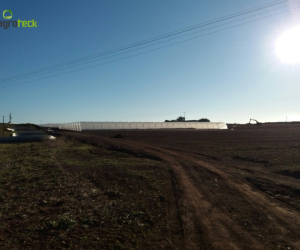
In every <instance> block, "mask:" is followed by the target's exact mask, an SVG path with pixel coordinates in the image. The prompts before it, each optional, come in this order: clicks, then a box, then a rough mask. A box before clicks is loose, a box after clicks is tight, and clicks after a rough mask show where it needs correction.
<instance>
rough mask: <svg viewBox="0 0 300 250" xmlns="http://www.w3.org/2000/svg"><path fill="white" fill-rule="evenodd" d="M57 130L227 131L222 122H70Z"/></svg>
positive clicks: (61, 125)
mask: <svg viewBox="0 0 300 250" xmlns="http://www.w3.org/2000/svg"><path fill="white" fill-rule="evenodd" d="M59 129H66V130H73V131H82V130H123V129H124V130H137V129H138V130H143V129H227V125H226V123H224V122H71V123H65V124H60V125H59Z"/></svg>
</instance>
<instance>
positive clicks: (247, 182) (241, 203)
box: [62, 124, 300, 250]
mask: <svg viewBox="0 0 300 250" xmlns="http://www.w3.org/2000/svg"><path fill="white" fill-rule="evenodd" d="M62 134H65V135H69V136H72V137H75V138H76V139H78V140H81V141H84V142H86V143H92V144H93V143H94V144H96V143H99V142H103V141H105V142H107V143H111V144H112V145H114V147H115V149H116V150H117V151H122V152H128V153H130V152H131V154H137V155H138V154H140V155H141V156H142V155H149V156H154V157H158V158H159V159H161V160H162V161H163V162H164V163H166V164H167V165H168V166H169V167H170V169H171V171H172V173H174V176H173V179H172V184H173V194H172V195H171V194H169V196H168V197H167V200H168V209H167V211H168V218H167V224H168V228H169V232H168V234H169V236H168V241H169V242H170V245H171V246H172V247H173V249H243V250H244V249H300V211H299V210H300V183H299V173H300V154H299V153H300V150H299V149H300V125H299V124H263V125H261V126H256V125H234V126H233V125H232V126H230V127H229V129H228V130H218V131H196V130H188V131H187V130H172V131H162V130H161V131H86V132H81V133H78V132H63V133H62ZM117 134H120V135H122V136H118V137H119V138H113V137H114V136H115V135H117ZM174 197H175V199H174Z"/></svg>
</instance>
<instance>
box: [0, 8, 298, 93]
mask: <svg viewBox="0 0 300 250" xmlns="http://www.w3.org/2000/svg"><path fill="white" fill-rule="evenodd" d="M296 8H299V7H296ZM296 8H294V9H296ZM287 11H289V10H285V11H282V12H278V13H275V14H272V15H267V16H264V17H261V18H258V19H255V20H251V21H248V22H244V23H241V24H238V25H234V26H230V27H228V28H224V29H220V30H217V31H214V32H210V33H206V34H203V35H200V36H196V37H192V38H189V39H186V40H182V41H179V42H176V43H173V44H169V45H166V46H162V47H159V48H156V49H152V50H148V51H144V52H141V53H137V54H134V55H130V56H126V57H123V58H119V59H115V60H111V61H108V62H103V63H100V64H96V65H92V66H88V67H85V68H80V69H76V70H72V71H68V72H64V73H60V74H56V75H52V76H48V77H44V78H39V79H36V80H30V81H27V82H23V83H19V84H14V85H8V86H4V87H2V88H0V89H3V88H8V87H13V86H17V85H22V84H26V83H30V82H35V81H39V80H44V79H48V78H52V77H56V76H60V75H65V74H69V73H72V72H77V71H81V70H85V69H89V68H93V67H98V66H101V65H105V64H109V63H113V62H116V61H121V60H124V59H128V58H131V57H135V56H138V55H142V54H146V53H149V52H152V51H156V50H160V49H163V48H166V47H170V46H174V45H176V44H180V43H183V42H187V41H190V40H193V39H197V38H200V37H204V36H207V35H211V34H214V33H217V32H221V31H224V30H228V29H232V28H235V27H238V26H241V25H245V24H248V23H251V22H255V21H258V20H262V19H265V18H268V17H271V16H274V15H278V14H282V13H285V12H287ZM262 14H264V13H262ZM257 15H261V14H256V15H252V16H250V17H253V16H257ZM250 17H246V18H242V19H239V20H235V21H231V22H227V23H225V24H221V25H217V26H213V27H211V28H216V27H219V26H223V25H226V24H229V23H233V22H237V21H241V20H244V19H248V18H250ZM211 28H207V29H205V30H208V29H211ZM201 31H204V30H201ZM201 31H197V32H194V33H190V34H187V35H182V36H180V37H184V36H188V35H192V34H195V33H199V32H201ZM180 37H177V38H172V39H169V40H167V41H170V40H174V39H178V38H180ZM167 41H163V42H167ZM163 42H159V43H156V44H154V45H157V44H160V43H163ZM150 46H153V45H147V46H145V47H142V48H139V49H143V48H146V47H150ZM136 50H138V49H134V50H131V51H129V52H132V51H136ZM124 53H128V52H123V53H119V54H117V55H120V54H124ZM117 55H114V56H117ZM109 57H112V56H108V57H105V58H103V59H106V58H109ZM98 60H99V59H98ZM98 60H94V61H98ZM94 61H92V62H94ZM82 64H86V63H82ZM82 64H77V65H75V66H78V65H82ZM70 67H72V66H70ZM67 68H68V67H67ZM64 69H66V68H64ZM57 70H61V69H57ZM57 70H54V71H57ZM48 73H49V72H48ZM43 74H45V73H43ZM38 75H39V74H38ZM0 84H1V83H0ZM2 84H3V83H2Z"/></svg>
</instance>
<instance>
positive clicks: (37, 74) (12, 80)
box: [0, 6, 286, 84]
mask: <svg viewBox="0 0 300 250" xmlns="http://www.w3.org/2000/svg"><path fill="white" fill-rule="evenodd" d="M282 8H286V7H285V6H284V7H280V8H276V9H273V10H272V11H274V10H278V9H282ZM263 14H265V12H264V13H259V14H254V15H251V16H248V17H246V18H240V19H238V20H234V21H230V22H226V23H221V24H219V25H215V26H212V27H208V28H206V29H202V30H199V31H195V32H192V33H188V34H184V35H181V36H177V37H173V38H170V39H168V40H164V41H160V42H157V43H153V44H150V45H146V46H143V47H140V48H135V49H132V50H129V51H124V52H121V53H117V54H114V55H110V56H106V57H103V58H100V59H95V60H91V61H88V62H82V63H77V64H75V65H70V66H67V67H64V68H58V69H53V70H51V71H49V72H40V73H36V74H35V75H34V76H30V75H28V76H24V77H22V79H25V78H31V77H35V76H39V75H44V74H48V73H52V72H55V71H59V70H65V69H68V68H72V67H76V66H79V65H84V64H89V63H92V62H97V61H99V60H104V59H107V58H111V57H115V56H119V55H122V54H126V53H129V52H133V51H137V50H141V49H145V48H148V47H151V46H155V45H158V44H162V43H166V42H169V41H172V40H176V39H179V38H182V37H186V36H190V35H193V34H196V33H199V32H203V31H205V30H209V29H214V28H216V27H220V26H224V25H227V24H230V23H235V22H238V21H241V20H245V19H248V18H252V17H255V16H258V15H263ZM18 80H20V79H11V80H7V81H9V82H14V81H18ZM5 83H6V82H4V83H3V82H2V83H1V81H0V84H5Z"/></svg>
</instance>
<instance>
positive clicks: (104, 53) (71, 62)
mask: <svg viewBox="0 0 300 250" xmlns="http://www.w3.org/2000/svg"><path fill="white" fill-rule="evenodd" d="M283 3H286V1H276V2H272V3H268V4H263V5H260V6H257V7H254V8H251V9H247V10H245V11H240V12H237V13H234V14H231V15H227V16H224V17H221V18H217V19H213V20H211V21H207V22H204V23H200V24H197V25H193V26H190V27H188V28H184V29H181V30H177V31H174V32H171V33H167V34H165V35H161V36H157V37H154V38H151V39H147V40H144V41H141V42H137V43H133V44H130V45H127V46H123V47H120V48H117V49H113V50H109V51H106V52H102V53H97V54H94V55H91V56H87V57H82V58H79V59H75V60H72V61H69V62H65V63H61V64H57V65H53V66H50V67H46V68H42V69H39V70H35V71H31V72H27V73H24V74H19V75H16V76H12V77H8V78H3V79H0V83H3V82H7V81H12V80H17V79H18V78H24V77H32V76H34V75H36V74H37V73H40V74H46V73H49V72H47V71H50V70H53V69H56V70H54V71H57V70H62V69H60V68H61V67H64V66H67V65H72V64H75V63H79V62H82V61H87V60H91V59H94V58H97V57H102V56H105V55H109V54H113V53H116V52H119V51H123V50H128V49H131V48H135V47H138V46H141V45H144V44H148V43H152V42H155V41H158V40H162V39H166V38H168V37H171V36H175V35H178V34H182V33H186V32H189V31H192V30H195V29H199V28H202V27H205V26H208V25H212V24H215V23H218V22H223V21H226V20H228V19H232V18H236V17H238V16H243V15H247V14H249V13H252V12H257V11H260V10H263V9H266V8H269V7H273V6H275V5H279V4H283ZM131 51H132V50H131ZM129 52H130V51H129ZM125 53H127V52H125ZM94 61H95V60H94ZM90 62H91V61H90ZM90 62H86V63H90ZM92 62H93V61H92ZM83 64H84V63H83ZM79 65H81V64H79ZM75 66H78V64H76V65H72V66H69V67H75ZM69 67H66V68H69ZM50 72H52V71H50ZM40 74H37V75H40Z"/></svg>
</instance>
